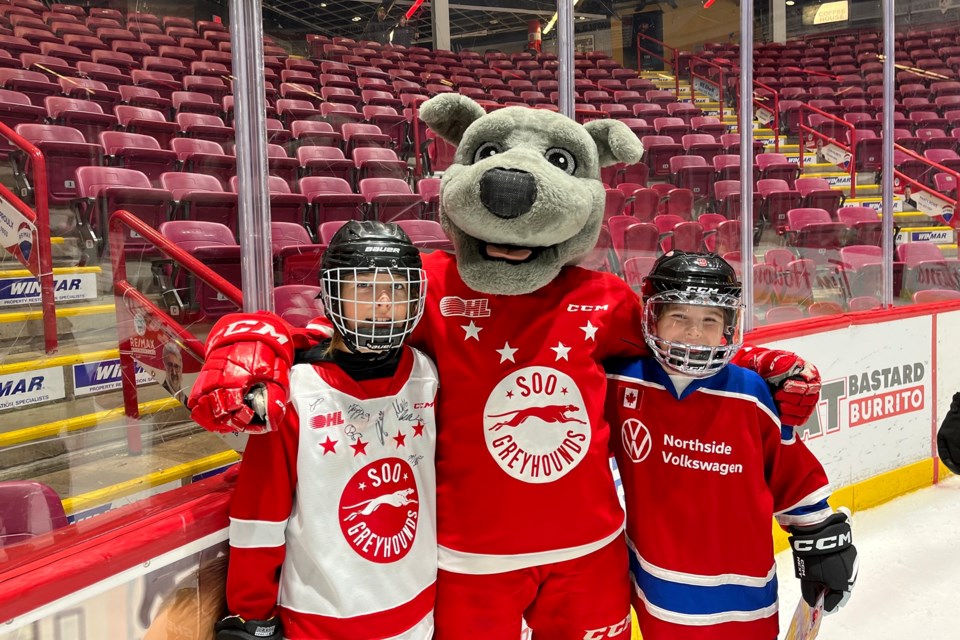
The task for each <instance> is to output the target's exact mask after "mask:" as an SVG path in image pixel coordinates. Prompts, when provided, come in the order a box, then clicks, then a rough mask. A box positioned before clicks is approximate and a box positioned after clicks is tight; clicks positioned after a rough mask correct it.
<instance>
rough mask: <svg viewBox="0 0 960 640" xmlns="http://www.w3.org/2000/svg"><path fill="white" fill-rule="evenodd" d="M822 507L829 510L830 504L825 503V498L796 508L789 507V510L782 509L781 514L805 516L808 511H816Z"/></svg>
mask: <svg viewBox="0 0 960 640" xmlns="http://www.w3.org/2000/svg"><path fill="white" fill-rule="evenodd" d="M824 509H827V510H829V509H830V505H829V504H827V501H826V500H821V501H820V502H817V503H814V504H808V505H805V506H802V507H797V508H796V509H791V510H790V511H784V512H783V515H785V516H805V515H807V514H810V513H816V512H817V511H823V510H824Z"/></svg>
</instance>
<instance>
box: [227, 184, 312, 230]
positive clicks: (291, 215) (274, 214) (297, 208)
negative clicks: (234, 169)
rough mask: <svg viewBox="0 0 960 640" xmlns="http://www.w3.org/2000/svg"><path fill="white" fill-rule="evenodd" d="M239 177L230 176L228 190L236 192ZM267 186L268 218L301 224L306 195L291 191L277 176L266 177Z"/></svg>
mask: <svg viewBox="0 0 960 640" xmlns="http://www.w3.org/2000/svg"><path fill="white" fill-rule="evenodd" d="M238 185H239V179H238V178H237V176H232V177H231V178H230V190H231V191H233V192H234V193H237V190H238ZM267 188H268V189H269V192H270V220H271V221H272V222H292V223H294V224H298V225H303V224H304V221H305V220H306V218H305V214H306V209H307V198H306V196H304V195H302V194H299V193H293V191H292V190H291V189H290V185H289V184H287V181H286V180H284V179H283V178H281V177H279V176H269V177H268V178H267Z"/></svg>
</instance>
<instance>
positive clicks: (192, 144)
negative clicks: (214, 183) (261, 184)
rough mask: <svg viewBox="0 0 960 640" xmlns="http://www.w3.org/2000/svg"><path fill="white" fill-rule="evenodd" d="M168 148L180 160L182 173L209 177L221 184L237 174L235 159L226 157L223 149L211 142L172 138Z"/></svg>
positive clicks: (229, 156)
mask: <svg viewBox="0 0 960 640" xmlns="http://www.w3.org/2000/svg"><path fill="white" fill-rule="evenodd" d="M170 148H171V149H173V150H174V151H176V153H177V157H179V158H180V163H181V166H180V169H181V170H182V171H188V172H190V173H203V174H207V175H211V176H214V177H215V178H217V179H218V180H220V182H221V183H223V184H227V182H228V181H229V180H230V178H231V176H234V175H235V174H236V173H237V159H236V158H235V157H234V156H231V155H227V154H226V153H225V152H224V150H223V147H221V146H220V145H219V144H217V143H216V142H213V141H211V140H199V139H195V138H174V139H173V140H171V141H170Z"/></svg>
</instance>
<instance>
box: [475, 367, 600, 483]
mask: <svg viewBox="0 0 960 640" xmlns="http://www.w3.org/2000/svg"><path fill="white" fill-rule="evenodd" d="M583 407H584V402H583V396H582V395H581V394H580V389H578V388H577V385H576V383H575V382H574V381H573V379H571V378H570V377H569V376H568V375H566V374H565V373H563V372H561V371H558V370H556V369H551V368H549V367H526V368H524V369H520V370H519V371H515V372H513V373H511V374H509V375H507V376H506V377H505V378H503V379H502V380H501V381H500V382H499V383H498V384H497V386H496V387H494V389H493V391H492V392H491V393H490V396H489V397H488V398H487V402H486V405H485V407H484V411H483V436H484V439H485V441H486V444H487V451H489V452H490V455H491V456H492V457H493V459H494V461H495V462H496V463H497V465H498V466H499V467H500V468H501V469H502V470H503V471H504V472H505V473H507V474H508V475H509V476H511V477H513V478H516V479H517V480H520V481H522V482H530V483H538V484H539V483H547V482H553V481H555V480H558V479H560V478H562V477H563V476H565V475H566V474H568V473H570V471H572V470H573V469H574V468H575V467H576V466H577V465H578V464H579V463H580V461H581V460H583V458H584V457H585V456H586V454H587V450H588V449H589V447H590V440H591V431H590V423H589V419H588V417H587V413H586V411H585V410H584V408H583Z"/></svg>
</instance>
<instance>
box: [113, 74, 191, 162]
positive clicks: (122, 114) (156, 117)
mask: <svg viewBox="0 0 960 640" xmlns="http://www.w3.org/2000/svg"><path fill="white" fill-rule="evenodd" d="M120 88H121V89H123V87H120ZM114 113H115V114H116V116H117V120H118V123H119V125H120V127H121V128H122V129H123V130H124V131H126V132H128V133H139V134H143V135H148V136H152V137H154V138H156V140H157V142H159V143H160V146H161V147H169V146H170V144H171V142H172V140H173V139H174V137H175V136H176V135H177V132H178V131H179V129H180V128H179V127H178V126H177V124H176V123H174V122H168V121H167V119H166V118H165V117H164V116H163V114H162V113H161V112H160V111H157V110H156V109H149V108H147V107H133V106H129V105H117V107H116V108H115V109H114Z"/></svg>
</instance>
